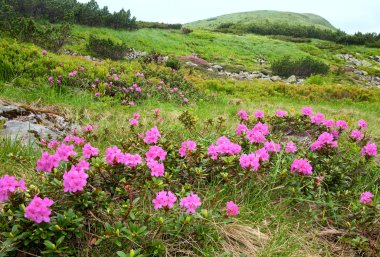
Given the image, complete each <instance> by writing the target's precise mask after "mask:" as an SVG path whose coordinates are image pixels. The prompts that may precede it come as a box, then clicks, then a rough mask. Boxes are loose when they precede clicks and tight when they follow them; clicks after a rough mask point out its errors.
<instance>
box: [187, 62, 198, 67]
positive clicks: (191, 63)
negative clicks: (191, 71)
mask: <svg viewBox="0 0 380 257" xmlns="http://www.w3.org/2000/svg"><path fill="white" fill-rule="evenodd" d="M185 65H186V66H189V67H198V64H196V63H193V62H186V63H185Z"/></svg>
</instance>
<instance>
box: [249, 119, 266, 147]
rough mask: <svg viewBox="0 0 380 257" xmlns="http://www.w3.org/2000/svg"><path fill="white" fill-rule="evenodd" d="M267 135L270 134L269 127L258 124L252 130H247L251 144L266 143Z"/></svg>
mask: <svg viewBox="0 0 380 257" xmlns="http://www.w3.org/2000/svg"><path fill="white" fill-rule="evenodd" d="M267 134H269V128H268V125H267V124H263V123H261V122H258V123H257V124H256V125H255V126H254V127H253V128H252V129H251V130H247V132H246V138H247V139H248V141H249V142H250V143H264V142H265V140H266V138H265V136H266V135H267Z"/></svg>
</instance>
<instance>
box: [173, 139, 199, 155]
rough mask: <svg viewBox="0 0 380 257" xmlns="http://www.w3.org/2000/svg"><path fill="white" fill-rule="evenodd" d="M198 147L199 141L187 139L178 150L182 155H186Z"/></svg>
mask: <svg viewBox="0 0 380 257" xmlns="http://www.w3.org/2000/svg"><path fill="white" fill-rule="evenodd" d="M196 148H197V143H195V142H194V141H191V140H186V141H184V142H182V145H181V148H180V149H179V150H178V152H179V154H180V156H181V157H185V156H186V155H187V154H189V153H191V151H194V150H195V149H196Z"/></svg>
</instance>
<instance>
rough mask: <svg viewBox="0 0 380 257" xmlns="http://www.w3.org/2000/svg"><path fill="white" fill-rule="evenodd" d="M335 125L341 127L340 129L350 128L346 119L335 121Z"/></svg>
mask: <svg viewBox="0 0 380 257" xmlns="http://www.w3.org/2000/svg"><path fill="white" fill-rule="evenodd" d="M335 127H336V128H338V129H340V130H347V129H348V125H347V122H346V121H345V120H337V121H336V122H335Z"/></svg>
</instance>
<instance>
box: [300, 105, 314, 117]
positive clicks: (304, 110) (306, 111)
mask: <svg viewBox="0 0 380 257" xmlns="http://www.w3.org/2000/svg"><path fill="white" fill-rule="evenodd" d="M301 112H302V115H305V116H312V115H313V109H312V108H311V107H308V106H305V107H303V108H302V111H301Z"/></svg>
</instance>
